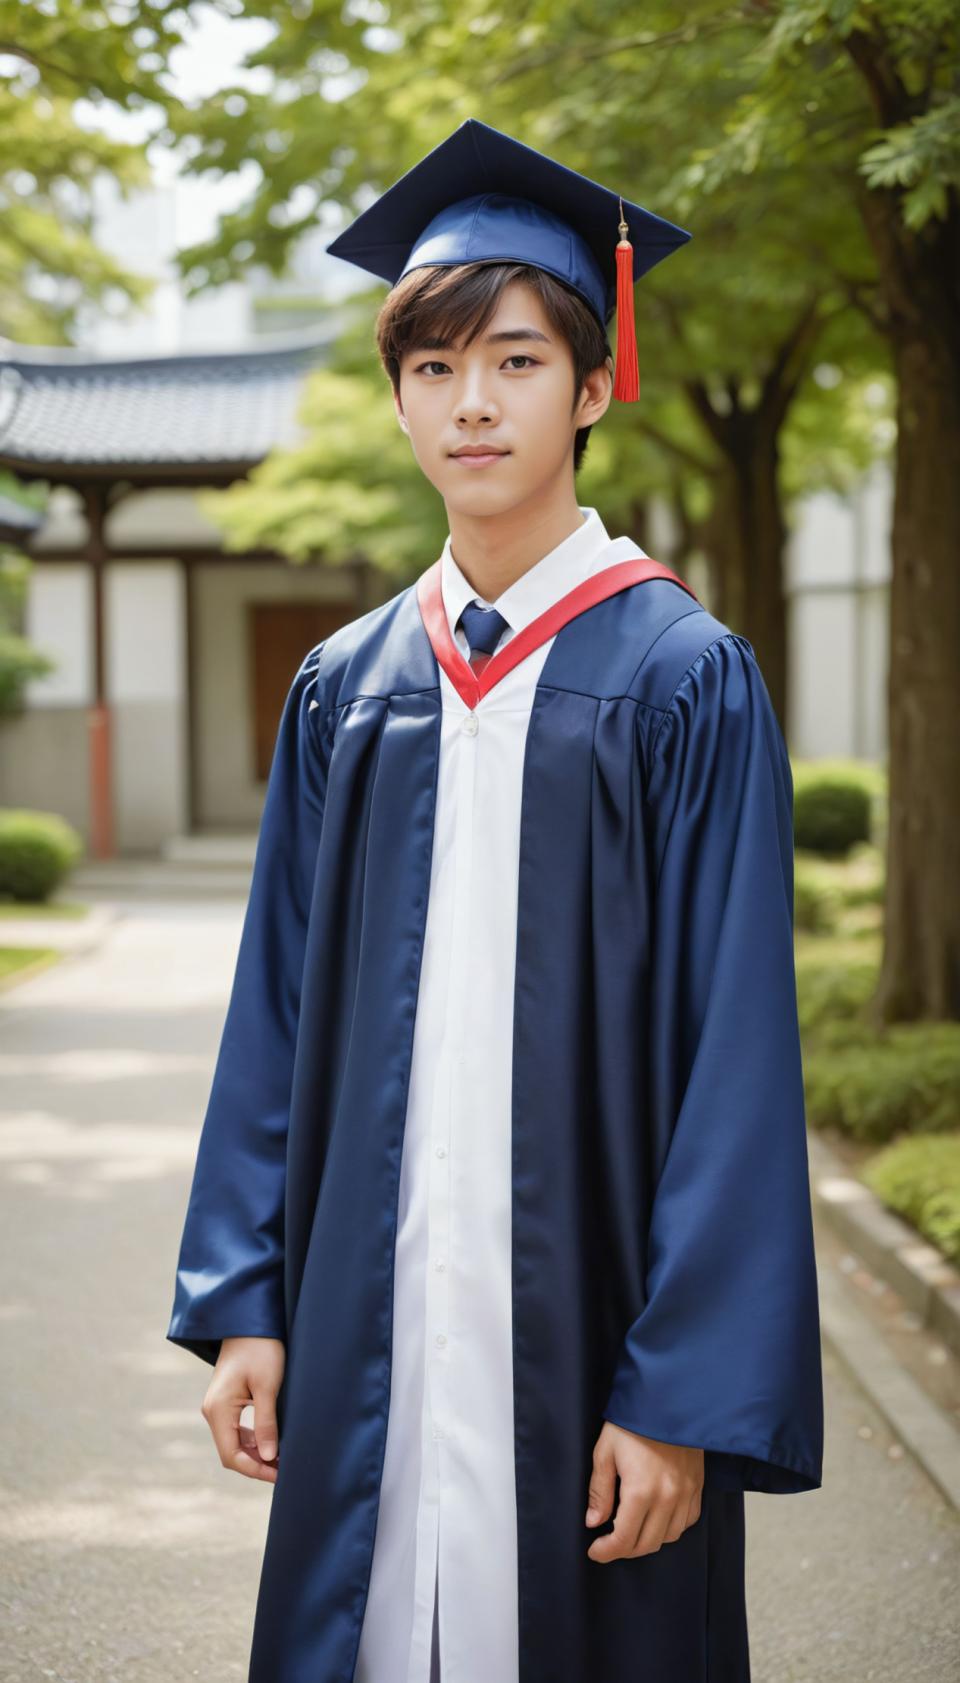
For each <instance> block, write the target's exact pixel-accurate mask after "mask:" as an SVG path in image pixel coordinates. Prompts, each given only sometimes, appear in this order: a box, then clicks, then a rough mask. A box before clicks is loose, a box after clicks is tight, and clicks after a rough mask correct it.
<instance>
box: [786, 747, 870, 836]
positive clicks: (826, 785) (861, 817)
mask: <svg viewBox="0 0 960 1683" xmlns="http://www.w3.org/2000/svg"><path fill="white" fill-rule="evenodd" d="M874 789H875V777H874V775H873V774H872V773H871V772H870V771H869V769H868V770H867V771H864V770H862V769H861V768H860V767H859V766H858V765H857V763H856V762H851V763H850V764H849V765H844V764H843V763H836V762H831V763H830V764H827V763H825V762H824V763H822V764H820V765H819V766H817V765H814V766H810V767H805V768H804V769H803V771H802V772H801V771H798V772H796V773H795V775H794V796H793V828H794V839H795V842H796V845H797V847H801V848H808V849H809V850H810V851H811V852H813V853H822V854H827V855H838V854H841V855H842V854H847V853H849V852H850V850H851V848H853V847H855V846H856V845H857V843H858V842H868V841H869V840H870V839H871V833H872V824H873V817H872V814H873V798H874Z"/></svg>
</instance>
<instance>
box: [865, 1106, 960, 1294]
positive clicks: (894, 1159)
mask: <svg viewBox="0 0 960 1683" xmlns="http://www.w3.org/2000/svg"><path fill="white" fill-rule="evenodd" d="M863 1179H864V1180H865V1181H866V1183H867V1185H868V1186H870V1187H872V1188H873V1190H874V1192H875V1193H876V1194H877V1196H878V1198H882V1200H883V1202H884V1203H885V1204H886V1205H887V1206H888V1207H889V1208H890V1209H891V1210H896V1211H897V1213H898V1215H902V1216H903V1217H904V1219H905V1220H906V1221H909V1222H911V1223H912V1224H913V1226H914V1227H916V1228H917V1230H918V1232H920V1233H922V1234H923V1236H924V1238H926V1239H928V1240H929V1241H930V1243H931V1244H932V1245H936V1246H937V1247H938V1248H939V1249H940V1250H941V1251H943V1253H944V1255H945V1256H948V1257H949V1258H950V1260H951V1261H952V1262H956V1263H960V1134H915V1135H914V1137H913V1138H912V1139H900V1140H896V1141H894V1143H893V1144H892V1145H888V1146H886V1147H885V1149H884V1150H883V1151H879V1152H878V1153H877V1155H876V1156H875V1157H872V1158H871V1159H870V1161H869V1163H867V1164H866V1165H865V1167H864V1169H863Z"/></svg>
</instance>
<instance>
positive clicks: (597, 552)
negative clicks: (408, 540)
mask: <svg viewBox="0 0 960 1683" xmlns="http://www.w3.org/2000/svg"><path fill="white" fill-rule="evenodd" d="M580 513H581V515H583V517H584V518H583V520H582V522H581V524H580V525H579V526H577V527H575V528H574V530H573V531H572V532H571V533H569V535H568V536H567V537H565V538H562V539H561V541H560V543H558V544H557V545H556V546H555V547H554V548H553V549H551V550H548V551H547V554H546V555H542V556H541V557H540V560H539V561H535V562H534V564H533V566H532V567H528V568H527V571H526V572H525V573H521V575H520V577H519V578H518V579H515V580H514V582H513V584H511V585H508V587H507V589H506V590H504V591H501V593H500V595H499V596H498V597H497V599H496V601H495V602H492V603H489V604H486V598H484V597H478V598H477V600H478V601H482V602H484V603H485V605H488V606H491V607H495V608H497V610H498V611H499V612H500V613H501V614H502V615H503V617H504V619H505V620H506V622H507V624H508V625H509V627H510V630H511V631H512V632H517V631H522V629H523V627H524V626H525V625H529V623H530V621H531V620H534V619H536V618H537V615H538V614H542V613H545V612H546V610H547V608H549V607H552V605H553V603H554V602H558V601H559V600H560V598H561V596H566V595H567V594H568V592H569V591H571V590H573V589H574V588H575V586H576V585H578V584H579V583H580V582H581V580H583V579H585V578H586V577H587V576H588V574H590V573H591V572H593V570H594V567H595V565H596V563H597V561H598V560H599V558H600V556H601V553H602V551H603V549H604V547H605V546H606V545H607V544H609V543H610V541H611V540H610V534H609V532H608V531H607V528H606V526H605V525H604V523H603V521H602V520H601V518H600V516H599V514H598V513H597V510H596V509H595V508H581V509H580ZM450 546H451V539H450V537H449V535H448V536H447V541H446V543H445V544H444V546H443V550H442V552H441V556H440V584H441V590H442V594H443V605H444V608H445V610H446V615H447V622H448V624H449V626H450V634H451V636H453V634H454V630H455V627H456V623H457V620H458V619H459V618H460V615H461V613H462V612H463V609H464V608H465V607H466V605H467V603H468V602H472V601H473V599H474V597H475V596H476V595H477V592H476V591H475V590H474V588H473V585H472V584H471V583H470V581H469V579H467V578H465V577H464V575H463V573H462V572H461V570H460V568H459V566H458V565H457V563H456V561H455V560H454V558H453V552H452V549H451V547H450Z"/></svg>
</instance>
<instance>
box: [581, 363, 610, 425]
mask: <svg viewBox="0 0 960 1683" xmlns="http://www.w3.org/2000/svg"><path fill="white" fill-rule="evenodd" d="M613 378H614V369H613V358H612V357H609V356H608V357H605V358H604V360H603V362H601V363H599V364H598V366H597V367H596V368H592V369H591V370H590V373H589V374H588V375H587V377H586V379H585V380H584V382H583V390H582V391H581V393H580V406H579V411H578V414H577V426H578V428H579V427H590V426H593V423H594V422H595V421H599V419H600V417H601V415H605V414H606V412H607V410H608V409H609V407H610V403H611V400H612V398H613Z"/></svg>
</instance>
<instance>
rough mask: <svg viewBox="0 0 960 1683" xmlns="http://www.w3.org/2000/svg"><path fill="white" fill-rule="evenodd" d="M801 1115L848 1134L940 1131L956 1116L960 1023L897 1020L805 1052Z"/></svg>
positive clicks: (882, 1137) (883, 1136) (881, 1138)
mask: <svg viewBox="0 0 960 1683" xmlns="http://www.w3.org/2000/svg"><path fill="white" fill-rule="evenodd" d="M803 1062H804V1084H805V1090H806V1104H807V1117H808V1120H809V1121H810V1123H811V1124H812V1126H813V1127H815V1128H826V1127H834V1128H838V1129H840V1130H841V1131H842V1132H843V1133H845V1134H847V1135H849V1136H850V1138H851V1139H860V1140H876V1141H878V1142H880V1143H883V1142H885V1141H887V1140H891V1139H893V1138H894V1136H895V1135H897V1134H905V1133H912V1134H919V1133H923V1132H927V1133H942V1132H945V1131H946V1130H948V1129H951V1128H954V1129H955V1128H956V1127H957V1125H958V1123H960V1025H958V1024H956V1023H899V1024H895V1025H893V1026H892V1027H890V1028H889V1029H887V1030H886V1031H885V1032H884V1033H883V1034H877V1035H875V1036H874V1037H873V1038H872V1039H869V1040H867V1039H862V1040H860V1041H859V1042H855V1043H853V1044H848V1045H846V1046H843V1045H841V1046H826V1045H821V1046H818V1047H816V1048H815V1049H814V1050H813V1051H809V1052H806V1053H805V1054H804V1060H803Z"/></svg>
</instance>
